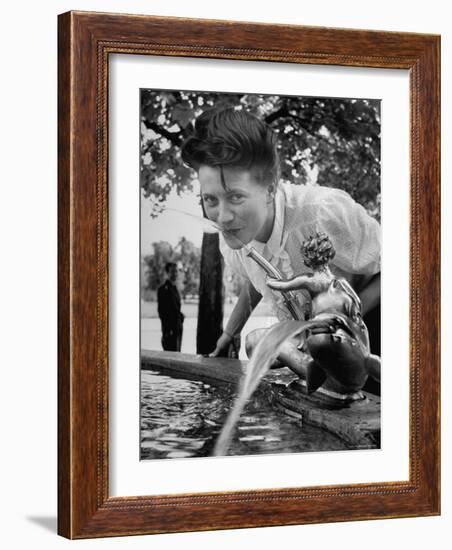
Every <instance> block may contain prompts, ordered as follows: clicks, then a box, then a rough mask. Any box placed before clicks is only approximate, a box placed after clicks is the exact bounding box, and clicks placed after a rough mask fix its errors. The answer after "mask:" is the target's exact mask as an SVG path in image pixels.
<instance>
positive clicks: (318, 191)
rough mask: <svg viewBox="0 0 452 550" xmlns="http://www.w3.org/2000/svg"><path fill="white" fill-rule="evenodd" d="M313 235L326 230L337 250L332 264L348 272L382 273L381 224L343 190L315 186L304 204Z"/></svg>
mask: <svg viewBox="0 0 452 550" xmlns="http://www.w3.org/2000/svg"><path fill="white" fill-rule="evenodd" d="M304 209H305V210H306V211H305V216H306V218H305V219H307V220H309V221H310V224H309V225H310V229H311V232H312V233H313V232H315V231H323V232H325V233H327V235H328V236H329V237H330V239H331V241H332V243H333V246H334V248H335V250H336V255H335V257H334V259H333V260H332V263H333V264H334V265H336V266H337V267H339V268H340V269H341V270H344V271H346V272H348V273H357V274H358V273H359V274H363V275H374V274H376V273H378V272H379V271H380V247H381V236H380V224H379V223H378V222H377V221H376V220H375V219H373V218H372V217H371V216H370V215H369V214H368V213H367V212H366V210H365V209H364V208H363V207H362V206H361V205H360V204H358V203H356V202H355V201H354V200H353V199H352V198H351V197H350V195H348V193H346V192H345V191H342V190H340V189H332V188H328V187H321V186H315V187H313V188H312V192H311V193H308V194H307V196H306V200H305V205H304Z"/></svg>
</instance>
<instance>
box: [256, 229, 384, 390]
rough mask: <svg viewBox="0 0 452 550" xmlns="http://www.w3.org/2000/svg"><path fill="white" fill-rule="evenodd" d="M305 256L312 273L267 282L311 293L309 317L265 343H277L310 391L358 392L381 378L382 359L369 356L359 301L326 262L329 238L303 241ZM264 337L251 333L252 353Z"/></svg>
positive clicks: (331, 252) (285, 324)
mask: <svg viewBox="0 0 452 550" xmlns="http://www.w3.org/2000/svg"><path fill="white" fill-rule="evenodd" d="M302 254H303V258H304V263H305V264H306V266H307V267H309V268H310V269H312V271H313V273H309V274H304V275H298V276H296V277H293V278H292V279H290V280H286V281H282V280H278V279H276V278H268V279H267V284H268V286H269V287H270V288H271V289H273V290H275V291H279V292H286V293H287V292H288V291H292V292H293V291H295V292H296V291H298V290H302V289H304V290H307V291H308V292H309V294H310V296H311V300H312V313H311V318H310V319H309V320H308V321H286V322H283V323H279V325H282V326H279V327H272V328H271V329H269V330H268V331H267V332H266V335H265V339H266V340H268V341H271V340H275V342H274V343H275V346H276V345H278V361H279V362H280V363H282V364H285V365H287V366H289V367H290V368H292V370H294V371H295V372H297V373H298V374H299V375H300V376H301V377H302V378H305V379H306V387H307V391H308V393H312V392H313V391H315V390H316V389H317V388H319V387H320V386H323V387H324V388H325V389H328V390H331V391H334V392H336V393H339V394H348V395H350V394H353V393H356V392H359V391H360V390H361V389H362V388H363V386H364V384H365V383H366V380H367V378H368V376H372V377H373V378H375V379H376V380H379V379H380V358H379V357H378V356H377V355H373V354H371V353H370V347H369V334H368V330H367V327H366V325H365V323H364V321H363V318H362V314H361V301H360V299H359V297H358V295H357V294H356V292H355V291H354V290H353V288H352V287H351V286H350V284H349V283H348V281H346V280H345V279H342V278H337V277H335V276H334V275H333V273H332V272H331V270H330V268H329V266H328V263H329V262H330V260H332V258H333V257H334V255H335V250H334V247H333V245H332V243H331V241H330V239H329V237H328V235H326V234H325V233H317V234H316V235H314V236H313V237H310V238H309V239H308V240H307V241H305V242H304V243H303V247H302ZM297 327H298V330H297ZM272 332H274V335H272ZM284 333H286V334H288V335H289V333H290V338H289V337H287V341H285V342H282V340H283V338H284ZM262 337H263V333H262V332H261V333H260V334H259V333H256V334H254V335H253V334H251V335H250V338H249V339H248V341H247V351H248V353H250V352H251V351H253V350H254V348H256V351H258V349H257V348H258V347H259V346H257V344H258V340H261V339H262ZM276 340H277V341H276ZM260 347H261V348H262V345H261V346H260ZM260 353H262V351H260Z"/></svg>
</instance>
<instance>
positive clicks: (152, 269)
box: [143, 237, 201, 298]
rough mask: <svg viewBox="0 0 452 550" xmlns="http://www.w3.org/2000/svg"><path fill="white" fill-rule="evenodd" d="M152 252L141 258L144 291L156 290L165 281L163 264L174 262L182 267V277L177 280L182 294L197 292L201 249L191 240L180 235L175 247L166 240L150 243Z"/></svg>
mask: <svg viewBox="0 0 452 550" xmlns="http://www.w3.org/2000/svg"><path fill="white" fill-rule="evenodd" d="M152 246H153V249H154V250H153V253H152V254H149V255H147V256H145V257H144V258H143V261H144V265H145V269H144V278H145V280H144V284H143V289H144V291H147V290H154V291H155V290H157V289H158V287H159V286H160V285H161V284H162V283H163V282H164V281H165V277H166V275H165V265H166V264H167V263H168V262H175V263H177V264H178V265H179V266H181V267H182V270H183V277H182V278H181V280H179V285H178V286H180V288H181V292H182V296H183V297H184V298H185V296H187V294H198V288H199V279H200V262H201V250H200V249H199V248H198V247H197V246H195V245H194V244H193V243H192V242H191V241H189V240H188V239H186V238H185V237H182V238H181V239H180V240H179V242H178V243H177V245H176V246H175V247H173V246H171V244H170V243H168V242H166V241H158V242H155V243H153V244H152Z"/></svg>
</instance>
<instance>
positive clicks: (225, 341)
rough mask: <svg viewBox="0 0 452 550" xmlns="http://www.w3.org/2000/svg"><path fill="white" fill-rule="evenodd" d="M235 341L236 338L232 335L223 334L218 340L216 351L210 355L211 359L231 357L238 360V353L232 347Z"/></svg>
mask: <svg viewBox="0 0 452 550" xmlns="http://www.w3.org/2000/svg"><path fill="white" fill-rule="evenodd" d="M233 340H234V338H233V337H232V336H231V335H230V334H228V333H227V332H223V334H222V335H221V336H220V337H219V338H218V340H217V345H216V347H215V349H214V350H213V352H212V353H210V354H209V357H230V358H232V359H237V358H238V355H237V352H236V350H234V349H233V346H232V345H231V344H232V343H233Z"/></svg>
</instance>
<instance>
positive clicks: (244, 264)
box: [220, 184, 381, 320]
mask: <svg viewBox="0 0 452 550" xmlns="http://www.w3.org/2000/svg"><path fill="white" fill-rule="evenodd" d="M319 231H322V232H325V233H326V234H327V235H328V236H329V237H330V239H331V242H332V243H333V246H334V248H335V250H336V255H335V257H334V258H333V260H332V261H331V262H330V267H331V270H332V271H333V272H334V273H336V274H337V275H338V276H341V277H345V278H347V279H348V280H349V281H350V282H351V279H352V276H353V275H354V274H360V275H374V274H376V273H378V272H379V271H380V238H381V237H380V225H379V223H378V222H377V221H376V220H374V219H373V218H372V217H371V216H370V215H369V214H368V213H367V212H366V210H365V209H364V208H363V207H362V206H361V205H359V204H358V203H356V202H355V201H354V200H353V199H352V198H351V197H350V195H348V193H346V192H345V191H342V190H340V189H333V188H330V187H322V186H320V185H291V184H280V185H279V186H278V190H277V192H276V196H275V221H274V225H273V230H272V233H271V235H270V238H269V240H268V241H267V242H266V243H261V242H258V241H255V240H253V241H251V242H250V243H249V246H252V247H253V248H254V249H256V250H257V251H258V252H259V253H260V254H262V255H263V256H264V258H265V259H267V260H269V261H270V262H271V263H272V264H273V265H274V266H275V267H276V268H277V269H279V271H280V272H281V273H282V275H283V277H284V278H285V279H289V278H291V277H293V276H294V275H299V274H302V273H309V272H311V270H310V269H309V268H307V267H306V266H305V265H304V262H303V257H302V254H301V245H302V243H303V242H304V241H305V240H306V239H308V238H309V237H310V236H313V235H314V234H315V233H316V232H319ZM220 250H221V253H222V255H223V257H224V260H225V262H226V264H227V265H228V266H229V267H230V268H231V269H232V270H233V271H234V272H235V273H237V274H239V275H241V276H242V277H244V278H245V279H248V280H249V281H250V282H251V283H252V285H253V286H254V287H255V289H256V290H257V291H258V292H259V293H260V294H262V297H263V299H264V300H266V301H267V302H268V303H269V304H270V305H271V308H272V310H273V312H274V314H275V315H276V316H277V317H278V318H279V319H280V320H284V319H289V318H291V317H290V314H289V312H288V311H287V309H286V307H285V306H284V303H283V300H282V296H281V294H280V293H278V292H274V291H272V290H271V289H269V288H268V287H267V285H266V282H265V280H266V274H265V272H264V271H263V269H262V268H261V267H260V266H258V265H257V264H256V263H255V262H254V260H252V259H251V258H250V257H248V256H247V254H246V251H245V249H243V248H242V249H239V250H233V249H231V248H229V247H228V245H227V244H226V242H225V241H224V238H223V237H222V236H221V235H220ZM304 300H305V301H308V300H309V296H308V295H307V293H304Z"/></svg>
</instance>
